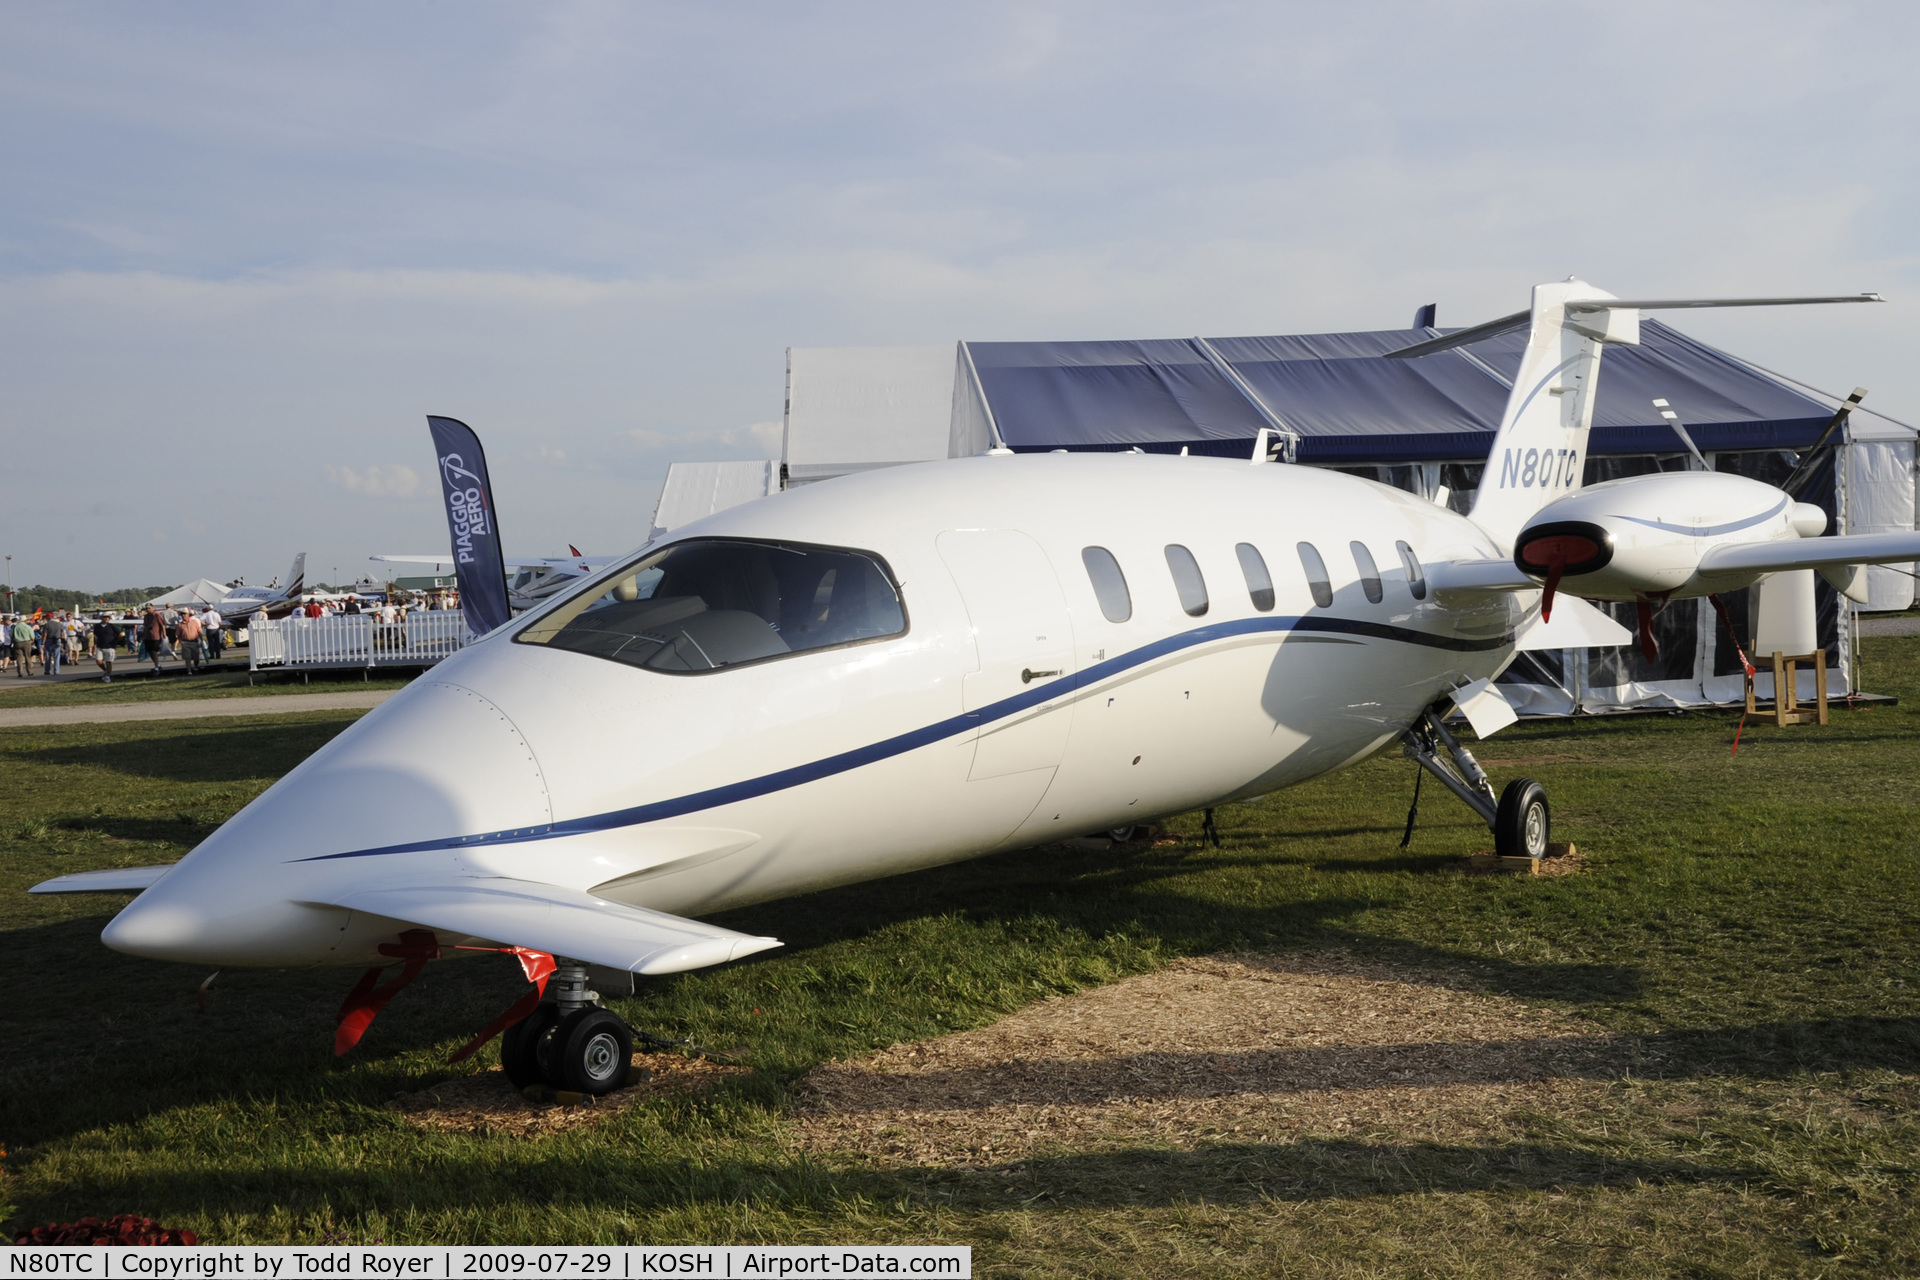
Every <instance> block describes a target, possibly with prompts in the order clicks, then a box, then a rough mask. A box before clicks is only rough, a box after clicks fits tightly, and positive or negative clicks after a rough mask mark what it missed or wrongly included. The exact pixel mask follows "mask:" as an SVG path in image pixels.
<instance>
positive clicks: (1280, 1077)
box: [797, 956, 1628, 1166]
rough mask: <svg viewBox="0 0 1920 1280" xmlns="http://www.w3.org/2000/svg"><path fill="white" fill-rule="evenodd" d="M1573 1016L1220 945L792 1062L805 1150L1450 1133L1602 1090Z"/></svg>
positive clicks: (888, 1153) (1605, 1046)
mask: <svg viewBox="0 0 1920 1280" xmlns="http://www.w3.org/2000/svg"><path fill="white" fill-rule="evenodd" d="M1627 1059H1628V1054H1627V1051H1626V1050H1625V1048H1623V1046H1622V1045H1621V1043H1620V1042H1618V1041H1616V1040H1614V1039H1612V1038H1611V1037H1609V1036H1608V1035H1607V1034H1605V1033H1604V1032H1602V1031H1600V1030H1598V1029H1597V1028H1595V1027H1593V1026H1591V1025H1588V1024H1584V1023H1582V1022H1580V1021H1578V1020H1577V1019H1574V1018H1572V1017H1569V1016H1566V1015H1563V1014H1558V1013H1554V1012H1550V1011H1544V1010H1540V1009H1535V1008H1530V1007H1528V1006H1526V1005H1523V1004H1522V1003H1521V1002H1519V1001H1517V1000H1513V999H1509V998H1505V997H1500V996H1494V995H1487V994H1483V993H1478V992H1473V991H1469V990H1465V989H1461V988H1458V987H1452V986H1447V985H1444V984H1443V983H1438V982H1436V981H1435V980H1434V979H1433V978H1432V977H1431V976H1426V975H1420V974H1413V973H1408V972H1405V971H1395V970H1391V969H1386V968H1382V967H1380V966H1377V965H1369V964H1363V963H1359V962H1356V961H1352V960H1349V959H1345V958H1342V957H1338V956H1308V957H1300V956H1290V957H1286V958H1272V957H1258V956H1232V957H1208V958H1203V959H1195V960H1187V961H1182V962H1179V963H1176V964H1173V965H1170V966H1168V967H1167V968H1165V969H1162V970H1160V971H1158V972H1155V973H1151V974H1145V975H1142V976H1140V977H1136V978H1130V979H1127V980H1125V981H1122V982H1116V983H1113V984H1112V985H1110V986H1105V987H1100V988H1097V989H1094V990H1090V991H1085V992H1081V993H1078V994H1076V995H1072V996H1064V997H1059V998H1056V999H1052V1000H1049V1001H1046V1002H1045V1003H1043V1004H1040V1005H1037V1006H1034V1007H1033V1008H1030V1009H1026V1010H1022V1011H1021V1012H1019V1013H1016V1014H1013V1015H1011V1016H1010V1017H1007V1018H1004V1019H1002V1020H1001V1021H999V1022H997V1023H995V1024H994V1025H993V1026H990V1027H985V1028H982V1029H980V1030H977V1031H965V1032H959V1033H956V1034H954V1035H950V1036H944V1037H942V1038H940V1039H937V1040H931V1041H926V1042H923V1043H920V1044H911V1045H896V1046H894V1047H893V1048H890V1049H886V1050H883V1051H882V1052H880V1053H877V1054H874V1055H873V1056H871V1057H868V1058H865V1059H862V1060H860V1061H857V1062H843V1063H831V1064H828V1065H825V1066H821V1067H818V1068H816V1069H815V1070H813V1071H812V1072H810V1073H809V1074H808V1075H807V1076H806V1077H805V1078H804V1079H803V1081H802V1082H801V1088H800V1093H799V1108H798V1111H799V1114H798V1116H797V1121H798V1136H799V1141H800V1144H801V1145H802V1146H803V1147H804V1148H806V1149H809V1150H811V1151H813V1152H815V1153H816V1154H820V1155H829V1154H832V1155H838V1156H842V1157H849V1156H850V1157H853V1158H855V1159H860V1160H867V1161H872V1162H875V1163H880V1164H886V1165H895V1166H899V1165H915V1166H966V1165H973V1166H985V1165H993V1164H1004V1163H1007V1162H1009V1161H1018V1160H1021V1159H1024V1158H1026V1157H1028V1156H1031V1155H1034V1154H1044V1153H1057V1152H1061V1151H1065V1150H1070V1149H1085V1148H1088V1147H1090V1146H1099V1145H1104V1144H1108V1143H1113V1142H1128V1143H1138V1142H1140V1141H1142V1140H1148V1141H1163V1142H1167V1143H1170V1144H1172V1145H1175V1146H1191V1145H1194V1144H1197V1143H1201V1142H1209V1141H1233V1140H1244V1141H1279V1140H1284V1139H1287V1138H1292V1137H1299V1136H1304V1135H1306V1134H1332V1135H1349V1136H1369V1137H1371V1136H1386V1135H1394V1136H1396V1137H1398V1138H1400V1139H1406V1140H1428V1141H1454V1140H1459V1139H1462V1138H1467V1137H1469V1136H1471V1135H1473V1134H1476V1133H1485V1132H1487V1131H1488V1129H1489V1127H1490V1126H1493V1125H1495V1124H1497V1123H1500V1122H1502V1120H1503V1118H1504V1117H1506V1116H1508V1115H1510V1114H1511V1113H1512V1112H1513V1111H1515V1110H1516V1109H1519V1108H1528V1109H1537V1110H1541V1111H1550V1110H1557V1109H1559V1108H1560V1106H1562V1105H1564V1104H1570V1103H1572V1102H1573V1101H1575V1100H1576V1096H1577V1095H1585V1094H1588V1093H1597V1092H1598V1091H1601V1090H1604V1089H1605V1088H1606V1087H1607V1085H1606V1082H1607V1081H1609V1080H1612V1079H1614V1078H1616V1077H1617V1076H1618V1074H1619V1073H1620V1071H1621V1070H1622V1069H1623V1066H1624V1065H1625V1064H1626V1062H1627Z"/></svg>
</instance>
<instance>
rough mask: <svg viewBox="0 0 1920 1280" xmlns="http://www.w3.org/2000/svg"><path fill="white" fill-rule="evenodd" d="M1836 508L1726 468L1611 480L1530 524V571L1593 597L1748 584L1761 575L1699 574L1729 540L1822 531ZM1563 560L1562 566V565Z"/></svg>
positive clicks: (1524, 540) (1521, 545) (1519, 553)
mask: <svg viewBox="0 0 1920 1280" xmlns="http://www.w3.org/2000/svg"><path fill="white" fill-rule="evenodd" d="M1826 527H1827V513H1826V512H1825V511H1823V510H1821V509H1820V508H1819V507H1816V506H1814V505H1812V504H1811V503H1805V502H1795V501H1794V500H1793V498H1792V497H1791V496H1789V495H1788V494H1787V493H1786V492H1785V491H1784V490H1782V489H1776V488H1775V487H1773V486H1772V485H1769V484H1762V483H1760V482H1759V481H1758V480H1749V479H1747V478H1746V477H1744V476H1736V475H1728V474H1725V473H1723V472H1717V471H1684V472H1666V473H1661V474H1658V475H1647V476H1633V477H1631V478H1629V479H1626V480H1609V481H1606V482H1604V483H1601V484H1596V485H1593V486H1592V487H1590V488H1586V489H1581V490H1578V491H1577V492H1574V493H1571V494H1568V495H1567V496H1566V497H1564V498H1560V499H1557V500H1556V501H1553V502H1550V503H1548V504H1547V505H1546V506H1544V507H1542V508H1541V509H1540V510H1539V511H1538V512H1536V513H1535V514H1534V516H1533V518H1532V519H1530V520H1528V521H1527V523H1526V524H1525V525H1524V526H1523V527H1522V528H1521V530H1520V534H1519V536H1518V537H1517V538H1515V540H1514V549H1513V561H1514V563H1515V564H1516V565H1517V566H1519V568H1520V570H1521V572H1523V573H1525V574H1527V575H1528V576H1529V577H1533V578H1537V579H1539V580H1540V581H1542V582H1543V583H1544V582H1546V581H1548V580H1550V579H1555V578H1557V580H1558V581H1557V584H1556V585H1557V588H1558V590H1560V591H1564V592H1566V593H1567V594H1569V595H1576V596H1580V597H1582V598H1584V599H1588V600H1621V601H1631V600H1640V599H1647V598H1656V599H1666V598H1672V597H1675V596H1678V597H1682V598H1685V597H1689V596H1700V595H1705V594H1707V593H1708V592H1710V591H1725V590H1730V589H1733V588H1736V587H1740V586H1745V585H1747V584H1748V583H1749V582H1751V581H1752V580H1753V579H1754V578H1755V577H1757V576H1758V575H1757V574H1752V573H1748V574H1742V575H1731V576H1730V575H1726V574H1716V575H1712V576H1711V578H1709V577H1707V576H1703V575H1702V574H1701V573H1700V561H1701V558H1702V557H1703V556H1705V555H1706V554H1707V552H1709V551H1711V550H1712V549H1713V548H1715V547H1718V546H1722V545H1724V544H1727V543H1749V542H1765V541H1772V540H1775V539H1799V538H1815V537H1819V536H1820V535H1821V534H1822V533H1824V532H1825V531H1826ZM1556 569H1557V573H1556Z"/></svg>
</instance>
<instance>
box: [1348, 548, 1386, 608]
mask: <svg viewBox="0 0 1920 1280" xmlns="http://www.w3.org/2000/svg"><path fill="white" fill-rule="evenodd" d="M1347 545H1348V546H1349V547H1350V548H1351V549H1352V551H1353V567H1354V568H1356V569H1358V570H1359V571H1360V589H1361V590H1362V591H1364V592H1366V593H1367V603H1368V604H1379V603H1380V598H1381V596H1383V595H1385V594H1386V593H1385V592H1384V591H1382V590H1381V589H1380V568H1379V566H1378V565H1376V564H1374V562H1373V552H1371V551H1369V550H1367V544H1366V543H1364V542H1351V543H1348V544H1347Z"/></svg>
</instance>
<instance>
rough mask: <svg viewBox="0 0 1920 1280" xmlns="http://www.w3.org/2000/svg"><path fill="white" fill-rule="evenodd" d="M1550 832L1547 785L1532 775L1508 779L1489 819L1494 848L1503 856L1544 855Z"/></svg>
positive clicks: (1532, 856)
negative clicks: (1493, 813) (1491, 821)
mask: <svg viewBox="0 0 1920 1280" xmlns="http://www.w3.org/2000/svg"><path fill="white" fill-rule="evenodd" d="M1552 836H1553V811H1552V809H1551V808H1550V807H1549V806H1548V804H1547V789H1546V788H1545V787H1543V786H1541V785H1540V784H1539V783H1537V782H1535V781H1534V780H1533V779H1532V778H1515V779H1514V780H1513V781H1512V782H1509V783H1508V784H1507V789H1506V790H1505V791H1502V792H1501V793H1500V808H1499V810H1498V811H1497V812H1496V813H1495V815H1494V819H1493V848H1494V852H1496V853H1498V854H1499V855H1500V856H1501V857H1503V858H1544V857H1545V856H1546V854H1547V841H1548V840H1549V839H1551V838H1552Z"/></svg>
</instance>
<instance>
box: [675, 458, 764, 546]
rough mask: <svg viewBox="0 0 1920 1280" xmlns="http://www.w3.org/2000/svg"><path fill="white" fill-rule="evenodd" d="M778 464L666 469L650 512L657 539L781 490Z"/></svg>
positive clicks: (682, 465)
mask: <svg viewBox="0 0 1920 1280" xmlns="http://www.w3.org/2000/svg"><path fill="white" fill-rule="evenodd" d="M779 477H780V464H779V463H777V462H775V461H773V460H772V459H754V460H752V461H748V462H676V463H674V464H673V465H672V466H670V467H668V468H667V482H666V484H665V485H663V486H662V487H661V489H660V505H658V506H657V507H655V508H654V509H653V533H652V534H651V535H649V536H652V537H658V536H659V535H660V534H662V533H665V532H666V531H667V530H669V529H678V528H679V527H680V526H681V525H683V524H691V523H692V522H693V521H695V520H699V519H701V518H702V517H705V516H710V515H712V514H713V513H714V512H716V511H725V510H726V509H727V508H728V507H737V506H739V505H740V504H741V503H743V502H752V501H753V500H754V499H755V498H764V497H766V496H767V495H768V494H770V493H773V492H775V491H777V490H778V489H779V487H780V478H779Z"/></svg>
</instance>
